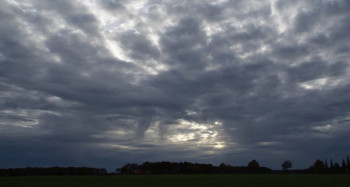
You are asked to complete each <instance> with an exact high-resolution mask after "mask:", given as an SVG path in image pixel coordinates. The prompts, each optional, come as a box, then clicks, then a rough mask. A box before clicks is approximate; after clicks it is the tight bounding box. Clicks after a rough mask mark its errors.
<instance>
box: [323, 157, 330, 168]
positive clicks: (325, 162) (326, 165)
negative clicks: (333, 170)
mask: <svg viewBox="0 0 350 187" xmlns="http://www.w3.org/2000/svg"><path fill="white" fill-rule="evenodd" d="M324 167H325V168H326V169H328V168H329V166H328V161H327V159H325V160H324Z"/></svg>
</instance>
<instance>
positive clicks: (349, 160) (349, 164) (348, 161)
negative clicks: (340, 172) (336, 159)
mask: <svg viewBox="0 0 350 187" xmlns="http://www.w3.org/2000/svg"><path fill="white" fill-rule="evenodd" d="M349 171H350V158H349V156H347V157H346V172H347V173H349Z"/></svg>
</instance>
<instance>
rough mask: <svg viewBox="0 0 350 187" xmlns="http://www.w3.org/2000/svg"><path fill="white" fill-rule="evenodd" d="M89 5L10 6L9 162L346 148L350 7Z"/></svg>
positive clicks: (6, 12) (0, 69)
mask: <svg viewBox="0 0 350 187" xmlns="http://www.w3.org/2000/svg"><path fill="white" fill-rule="evenodd" d="M84 3H85V4H83V2H79V1H74V2H73V1H57V2H56V1H52V2H51V1H47V2H46V1H45V2H43V1H23V2H20V1H18V2H17V1H11V0H7V1H5V3H3V4H4V5H3V6H1V8H0V15H1V16H0V26H1V28H2V29H1V31H0V105H1V108H0V118H1V123H0V134H1V138H0V142H1V143H0V147H1V149H0V150H2V152H1V154H0V155H1V157H0V158H1V159H0V160H6V162H1V163H2V167H22V166H29V165H92V166H102V167H108V168H109V169H114V167H117V166H114V165H113V166H111V165H110V164H111V163H113V164H114V163H115V164H117V165H118V166H119V165H120V164H122V163H125V162H132V161H137V162H142V161H146V160H149V161H152V160H153V161H159V160H164V159H165V160H175V161H201V162H214V163H215V164H217V163H220V162H233V163H234V164H238V165H240V164H246V163H245V162H248V161H249V159H253V158H256V159H261V160H262V162H263V163H266V165H267V166H269V167H274V168H278V167H279V166H280V163H279V162H281V161H282V160H283V159H293V160H295V161H297V163H295V166H296V167H306V166H308V164H311V163H312V161H313V159H316V158H319V157H321V158H330V157H334V158H335V159H336V158H338V157H342V156H346V154H348V152H346V151H347V150H346V149H345V148H346V147H348V146H349V142H348V141H346V137H347V132H349V130H350V129H349V127H348V125H349V121H348V119H349V118H350V117H349V111H350V108H349V106H350V105H349V100H350V98H349V95H350V94H349V91H350V90H349V88H350V85H349V83H348V82H349V78H348V77H349V67H348V65H349V62H348V60H349V57H348V55H347V51H349V49H350V47H349V44H348V38H349V37H348V35H349V34H348V32H347V31H348V30H349V23H348V22H347V20H348V17H349V13H348V12H347V11H346V10H347V9H346V7H349V3H348V2H346V1H333V3H331V2H330V1H322V2H321V1H320V2H316V1H315V2H313V1H312V2H311V1H310V2H303V1H276V2H274V3H273V2H270V1H227V2H225V1H223V2H214V1H208V2H204V1H203V2H200V3H199V2H189V1H181V2H179V1H175V2H170V1H149V2H139V3H137V1H130V2H129V1H96V2H95V3H92V4H88V5H89V6H88V5H87V4H86V3H88V2H84ZM300 7H304V8H303V9H301V8H300ZM160 18H162V19H160ZM113 45H118V46H119V48H120V50H119V51H118V50H117V49H115V48H113ZM339 141H341V143H339ZM5 142H11V143H5ZM40 142H43V143H40ZM101 153H104V154H101ZM339 154H344V155H340V156H339ZM11 155H16V156H14V157H11ZM18 155H23V156H18ZM86 155H88V156H86ZM232 155H234V156H232ZM281 158H283V159H281ZM279 159H281V160H279ZM21 160H22V161H21ZM274 160H278V161H277V162H276V161H274Z"/></svg>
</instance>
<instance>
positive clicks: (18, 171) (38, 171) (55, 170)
mask: <svg viewBox="0 0 350 187" xmlns="http://www.w3.org/2000/svg"><path fill="white" fill-rule="evenodd" d="M105 174H107V170H106V169H105V168H88V167H49V168H42V167H27V168H10V169H0V176H39V175H105Z"/></svg>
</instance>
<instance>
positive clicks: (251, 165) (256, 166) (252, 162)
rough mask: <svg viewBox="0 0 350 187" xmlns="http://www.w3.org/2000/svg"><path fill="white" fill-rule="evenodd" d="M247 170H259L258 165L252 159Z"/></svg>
mask: <svg viewBox="0 0 350 187" xmlns="http://www.w3.org/2000/svg"><path fill="white" fill-rule="evenodd" d="M248 168H250V169H255V168H260V164H259V162H258V161H256V160H255V159H254V160H252V161H250V162H249V163H248Z"/></svg>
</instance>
